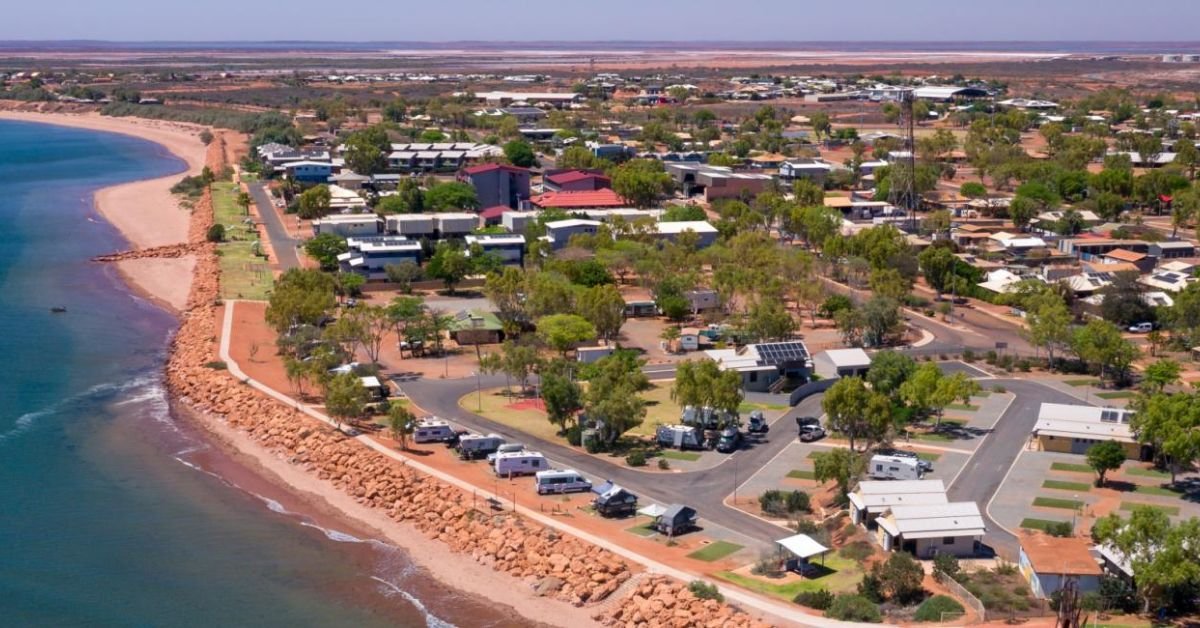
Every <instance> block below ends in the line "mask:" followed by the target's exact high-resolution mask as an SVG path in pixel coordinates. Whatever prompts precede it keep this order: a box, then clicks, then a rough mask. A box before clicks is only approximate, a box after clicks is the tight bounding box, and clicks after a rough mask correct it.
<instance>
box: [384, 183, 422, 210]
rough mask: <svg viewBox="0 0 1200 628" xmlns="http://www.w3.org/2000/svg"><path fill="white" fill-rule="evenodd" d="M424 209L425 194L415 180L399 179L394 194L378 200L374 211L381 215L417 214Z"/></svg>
mask: <svg viewBox="0 0 1200 628" xmlns="http://www.w3.org/2000/svg"><path fill="white" fill-rule="evenodd" d="M424 207H425V193H424V192H423V191H422V190H421V184H420V183H418V182H417V180H416V179H412V178H408V179H401V180H400V183H398V184H397V185H396V193H395V194H391V195H389V196H385V197H383V198H381V199H379V202H378V203H377V204H376V205H375V210H376V211H378V212H379V213H381V214H418V213H420V212H421V210H422V209H423V208H424Z"/></svg>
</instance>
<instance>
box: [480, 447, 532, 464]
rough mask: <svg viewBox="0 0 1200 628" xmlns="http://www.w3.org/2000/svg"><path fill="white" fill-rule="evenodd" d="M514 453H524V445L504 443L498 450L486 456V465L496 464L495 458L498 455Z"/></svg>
mask: <svg viewBox="0 0 1200 628" xmlns="http://www.w3.org/2000/svg"><path fill="white" fill-rule="evenodd" d="M516 451H525V445H522V444H521V443H504V444H503V445H500V448H499V449H497V450H496V451H493V452H492V453H490V454H488V455H487V461H488V464H493V465H494V464H496V456H499V455H500V454H511V453H513V452H516Z"/></svg>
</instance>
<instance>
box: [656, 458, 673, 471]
mask: <svg viewBox="0 0 1200 628" xmlns="http://www.w3.org/2000/svg"><path fill="white" fill-rule="evenodd" d="M658 468H659V469H662V470H663V471H666V470H668V469H670V468H671V461H670V460H667V459H666V458H659V459H658Z"/></svg>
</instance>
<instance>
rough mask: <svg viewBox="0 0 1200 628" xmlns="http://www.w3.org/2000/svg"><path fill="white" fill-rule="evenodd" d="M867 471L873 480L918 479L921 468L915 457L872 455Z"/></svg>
mask: <svg viewBox="0 0 1200 628" xmlns="http://www.w3.org/2000/svg"><path fill="white" fill-rule="evenodd" d="M867 473H868V474H869V475H870V476H871V478H872V479H875V480H919V479H921V474H922V469H921V465H920V464H919V461H918V460H917V459H915V458H908V457H904V456H881V455H878V454H877V455H874V456H872V457H871V462H870V465H869V468H868V469H867Z"/></svg>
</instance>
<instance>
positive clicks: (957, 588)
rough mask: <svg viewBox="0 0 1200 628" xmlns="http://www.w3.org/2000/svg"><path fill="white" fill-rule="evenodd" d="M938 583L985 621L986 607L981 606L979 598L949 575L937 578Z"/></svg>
mask: <svg viewBox="0 0 1200 628" xmlns="http://www.w3.org/2000/svg"><path fill="white" fill-rule="evenodd" d="M938 583H939V584H941V585H942V586H944V587H946V589H947V590H949V591H950V593H952V594H954V597H957V598H958V599H960V600H962V601H963V602H966V603H967V606H970V607H971V610H973V611H975V613H976V614H977V615H979V620H980V621H987V609H986V608H984V607H983V602H980V601H979V598H977V597H975V596H974V595H973V594H972V593H971V592H970V591H968V590H967V589H966V587H964V586H963V585H961V584H959V583H957V582H955V581H954V578H949V577H943V578H941V579H939V580H938Z"/></svg>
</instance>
